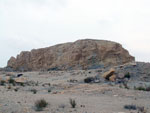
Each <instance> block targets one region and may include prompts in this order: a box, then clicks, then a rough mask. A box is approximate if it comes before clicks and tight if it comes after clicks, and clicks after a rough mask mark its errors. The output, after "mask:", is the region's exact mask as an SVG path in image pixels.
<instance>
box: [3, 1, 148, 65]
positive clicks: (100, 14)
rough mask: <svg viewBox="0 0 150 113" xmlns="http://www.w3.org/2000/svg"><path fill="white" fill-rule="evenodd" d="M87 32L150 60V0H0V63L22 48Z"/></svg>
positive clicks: (54, 41)
mask: <svg viewBox="0 0 150 113" xmlns="http://www.w3.org/2000/svg"><path fill="white" fill-rule="evenodd" d="M85 38H91V39H92V38H93V39H103V40H112V41H116V42H119V43H121V44H122V45H123V47H124V48H126V49H128V50H129V52H130V53H131V55H133V56H135V57H136V60H137V61H145V62H150V0H0V53H1V55H0V67H2V66H6V64H7V60H8V59H9V58H10V57H11V56H16V55H17V54H19V53H20V52H21V51H26V50H31V49H34V48H41V47H47V46H51V45H55V44H58V43H63V42H71V41H75V40H78V39H85Z"/></svg>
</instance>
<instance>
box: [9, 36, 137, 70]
mask: <svg viewBox="0 0 150 113" xmlns="http://www.w3.org/2000/svg"><path fill="white" fill-rule="evenodd" d="M134 60H135V59H134V57H133V56H131V55H130V54H129V52H128V51H127V50H126V49H124V48H123V47H122V46H121V45H120V44H118V43H116V42H112V41H105V40H91V39H85V40H78V41H76V42H73V43H65V44H59V45H55V46H51V47H47V48H41V49H33V50H31V51H30V52H29V51H24V52H21V53H20V54H19V55H17V57H16V58H14V57H11V58H10V60H9V61H8V65H7V67H11V68H12V69H13V70H16V71H33V70H68V69H69V70H72V69H95V68H103V67H108V66H117V65H123V64H126V63H130V62H133V61H134Z"/></svg>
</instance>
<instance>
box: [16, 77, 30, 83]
mask: <svg viewBox="0 0 150 113" xmlns="http://www.w3.org/2000/svg"><path fill="white" fill-rule="evenodd" d="M14 80H15V82H16V83H26V81H27V79H26V78H25V77H19V78H15V79H14Z"/></svg>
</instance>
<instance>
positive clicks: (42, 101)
mask: <svg viewBox="0 0 150 113" xmlns="http://www.w3.org/2000/svg"><path fill="white" fill-rule="evenodd" d="M47 105H48V103H47V102H46V101H45V99H40V100H37V101H36V102H35V105H34V106H35V110H36V111H43V109H44V108H46V107H47Z"/></svg>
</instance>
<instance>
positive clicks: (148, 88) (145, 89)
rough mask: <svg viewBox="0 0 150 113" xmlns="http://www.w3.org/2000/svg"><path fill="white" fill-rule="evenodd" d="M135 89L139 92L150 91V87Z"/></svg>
mask: <svg viewBox="0 0 150 113" xmlns="http://www.w3.org/2000/svg"><path fill="white" fill-rule="evenodd" d="M134 89H135V90H139V91H150V86H147V87H143V86H139V87H134Z"/></svg>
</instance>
